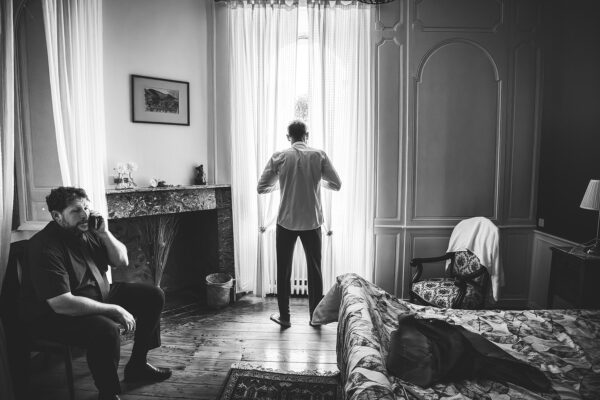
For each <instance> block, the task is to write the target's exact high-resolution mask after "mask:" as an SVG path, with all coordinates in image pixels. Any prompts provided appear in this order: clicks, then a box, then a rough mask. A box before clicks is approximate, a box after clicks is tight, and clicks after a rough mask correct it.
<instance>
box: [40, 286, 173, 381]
mask: <svg viewBox="0 0 600 400" xmlns="http://www.w3.org/2000/svg"><path fill="white" fill-rule="evenodd" d="M164 301H165V296H164V293H163V291H162V290H161V289H160V288H158V287H156V286H153V285H148V284H142V283H125V282H119V283H115V284H113V285H111V288H110V293H109V295H108V299H107V300H106V302H107V303H111V304H118V305H120V306H121V307H123V308H125V309H126V310H127V311H129V312H130V313H131V314H132V315H133V316H134V318H135V319H136V329H135V336H134V344H133V352H136V351H141V352H147V351H148V350H150V349H154V348H156V347H159V346H160V314H161V311H162V309H163V305H164ZM29 330H30V333H31V335H32V336H34V337H37V338H43V339H50V340H54V341H57V342H61V343H65V344H69V345H75V346H78V347H83V348H85V349H86V350H87V362H88V366H89V368H90V371H91V373H92V376H93V377H94V382H95V384H96V387H97V388H98V390H99V391H101V392H105V393H120V392H121V387H120V384H119V376H118V375H117V367H118V365H119V358H120V355H121V337H120V333H119V325H118V324H117V323H116V322H115V321H113V320H112V319H110V318H108V317H106V316H104V315H86V316H81V317H70V316H66V315H58V314H53V315H50V316H47V317H44V318H42V319H40V320H38V321H35V322H33V323H31V324H30V326H29Z"/></svg>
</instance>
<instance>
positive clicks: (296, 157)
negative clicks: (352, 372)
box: [257, 121, 342, 328]
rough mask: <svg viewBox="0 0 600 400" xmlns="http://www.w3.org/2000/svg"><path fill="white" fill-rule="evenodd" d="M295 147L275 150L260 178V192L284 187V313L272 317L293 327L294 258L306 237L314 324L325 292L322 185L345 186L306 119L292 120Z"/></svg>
mask: <svg viewBox="0 0 600 400" xmlns="http://www.w3.org/2000/svg"><path fill="white" fill-rule="evenodd" d="M287 138H288V140H289V141H290V142H291V143H292V147H290V148H289V149H286V150H283V151H278V152H275V153H274V154H273V156H271V159H270V160H269V162H268V163H267V166H266V167H265V170H264V171H263V173H262V176H261V177H260V180H259V181H258V188H257V189H258V193H260V194H263V193H269V192H272V191H273V190H276V188H277V183H279V188H280V189H281V203H280V205H279V215H278V218H277V231H276V251H277V303H278V305H279V314H273V315H271V320H273V321H274V322H276V323H278V324H279V325H281V326H283V327H285V328H289V327H290V326H291V325H292V324H291V323H290V294H291V284H290V278H291V275H292V258H293V255H294V246H295V245H296V240H297V239H298V237H300V241H301V242H302V246H303V247H304V253H305V254H306V265H307V268H308V306H309V312H310V325H311V326H312V325H313V323H312V315H313V312H314V311H315V308H316V307H317V304H318V303H319V301H321V298H322V297H323V277H322V275H321V225H322V224H323V211H322V209H321V185H322V186H323V187H325V188H327V189H331V190H340V187H341V185H342V183H341V182H340V178H339V176H338V174H337V172H336V171H335V168H333V165H331V162H330V161H329V158H328V157H327V154H325V152H324V151H323V150H318V149H313V148H310V147H308V146H307V145H306V141H307V139H308V132H307V131H306V125H305V124H304V123H303V122H302V121H294V122H292V123H291V124H290V125H289V126H288V134H287Z"/></svg>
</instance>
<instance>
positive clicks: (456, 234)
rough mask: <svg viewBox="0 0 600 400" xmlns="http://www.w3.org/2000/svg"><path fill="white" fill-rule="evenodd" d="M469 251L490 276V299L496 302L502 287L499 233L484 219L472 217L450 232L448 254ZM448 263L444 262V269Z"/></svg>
mask: <svg viewBox="0 0 600 400" xmlns="http://www.w3.org/2000/svg"><path fill="white" fill-rule="evenodd" d="M465 250H469V251H470V252H471V253H473V254H475V255H476V256H477V258H479V262H480V263H481V265H483V266H485V267H486V268H487V270H488V273H489V274H490V280H491V283H492V284H491V286H492V297H493V299H494V301H498V299H499V297H500V287H501V286H504V270H503V268H502V263H501V262H500V232H499V230H498V227H497V226H496V225H494V223H493V222H492V221H490V220H489V219H487V218H485V217H473V218H469V219H465V220H462V221H460V222H459V223H458V224H457V225H456V226H455V227H454V230H452V234H451V235H450V240H449V242H448V250H447V251H448V252H456V251H465ZM449 265H450V261H447V262H446V268H448V266H449Z"/></svg>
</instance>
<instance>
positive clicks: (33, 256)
mask: <svg viewBox="0 0 600 400" xmlns="http://www.w3.org/2000/svg"><path fill="white" fill-rule="evenodd" d="M46 203H47V205H48V210H49V211H50V214H51V215H52V221H51V222H49V223H48V225H46V227H45V228H44V229H43V230H41V231H40V232H38V233H36V234H35V235H34V236H33V237H32V238H31V239H30V240H29V242H28V245H27V256H26V263H25V264H26V265H24V266H23V283H22V292H23V293H22V297H21V316H22V319H23V320H24V321H26V323H27V327H28V330H29V333H30V334H31V335H32V336H33V337H36V338H42V339H50V340H53V341H57V342H61V343H65V344H69V345H76V346H81V347H84V348H86V349H87V361H88V365H89V368H90V371H91V373H92V376H93V378H94V382H95V384H96V387H97V388H98V390H99V399H100V400H104V399H112V400H115V399H119V396H118V393H120V392H121V387H120V383H119V377H118V375H117V366H118V364H119V358H120V350H121V342H120V332H119V327H121V328H122V329H124V330H125V331H127V332H130V331H135V336H134V344H133V350H132V352H131V358H130V360H129V362H128V363H127V365H126V366H125V380H126V381H160V380H163V379H167V378H169V377H170V376H171V370H170V369H168V368H157V367H154V366H152V365H150V364H148V362H147V360H146V355H147V353H148V351H149V350H150V349H153V348H156V347H159V346H160V314H161V311H162V309H163V305H164V300H165V298H164V293H163V292H162V290H161V289H160V288H158V287H156V286H154V285H146V284H142V283H125V282H122V283H115V284H113V285H109V283H108V280H107V278H106V271H107V270H108V266H109V265H111V266H113V267H124V266H127V264H128V258H127V249H126V247H125V245H124V244H123V243H121V242H119V241H118V240H117V239H116V238H115V237H114V236H113V235H112V234H111V233H110V232H109V231H108V224H107V221H106V220H104V219H103V218H102V217H101V216H100V214H99V213H97V212H95V211H91V210H90V208H89V199H88V196H87V194H86V193H85V190H83V189H80V188H73V187H59V188H56V189H53V190H52V191H51V192H50V194H49V195H48V196H47V197H46Z"/></svg>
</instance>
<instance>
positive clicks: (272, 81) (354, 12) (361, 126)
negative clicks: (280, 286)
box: [228, 1, 374, 295]
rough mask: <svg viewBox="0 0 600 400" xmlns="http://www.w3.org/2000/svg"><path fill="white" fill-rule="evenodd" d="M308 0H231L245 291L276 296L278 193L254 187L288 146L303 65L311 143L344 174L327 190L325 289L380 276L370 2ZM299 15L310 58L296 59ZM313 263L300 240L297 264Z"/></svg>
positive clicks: (300, 267) (240, 267)
mask: <svg viewBox="0 0 600 400" xmlns="http://www.w3.org/2000/svg"><path fill="white" fill-rule="evenodd" d="M301 4H302V5H301V6H300V7H298V5H297V4H296V5H294V6H291V5H289V2H288V5H286V4H285V3H284V1H279V2H278V1H272V2H267V1H263V2H261V1H254V2H250V1H248V2H231V3H229V10H228V11H229V14H228V15H229V21H228V22H229V34H230V43H229V50H230V54H229V56H230V60H231V61H230V62H231V63H230V65H231V70H230V76H231V110H232V117H231V123H232V141H231V142H232V193H233V217H234V242H235V254H236V275H237V276H238V284H239V286H238V290H254V291H255V293H257V294H258V295H265V294H267V293H276V286H275V277H276V265H277V263H276V253H275V226H276V219H277V211H278V208H279V196H280V193H279V191H275V192H273V193H272V194H269V195H257V193H256V184H257V181H258V178H259V176H260V174H261V172H262V170H263V168H264V167H265V165H266V163H267V161H268V160H269V157H270V156H271V155H272V153H273V152H274V151H276V150H281V149H284V148H286V147H288V146H289V145H290V144H289V142H288V141H287V140H286V134H287V125H288V124H289V123H290V122H291V121H292V120H294V119H295V113H294V111H295V110H294V107H295V101H296V99H295V94H296V93H295V92H296V87H295V85H296V82H295V79H296V76H297V75H296V74H297V73H298V74H300V73H303V71H301V70H300V68H306V69H308V75H309V81H310V85H309V86H310V90H309V95H308V120H307V124H308V128H309V132H310V137H309V142H308V145H309V146H312V147H316V148H322V149H324V150H325V151H326V152H327V154H328V155H329V156H330V159H331V160H332V163H333V165H334V166H335V168H336V169H337V171H338V173H339V175H340V177H341V179H342V190H341V191H340V192H330V191H328V190H323V191H322V192H323V203H324V214H325V224H324V226H323V262H322V270H323V284H324V288H325V290H327V288H328V287H330V286H331V285H332V284H333V283H334V279H335V277H336V276H337V275H340V274H343V273H346V272H356V273H358V274H360V275H361V276H364V277H365V278H367V279H372V270H373V218H374V211H373V179H374V166H373V126H372V125H373V123H372V122H373V116H372V114H373V113H372V110H371V108H372V106H373V103H372V100H371V99H372V87H371V81H372V77H371V60H372V54H371V33H370V32H371V14H370V10H371V8H370V7H368V6H361V5H360V4H359V3H357V2H348V1H344V2H342V3H340V2H323V1H314V2H312V1H308V7H307V3H306V2H303V3H301ZM299 13H307V14H308V15H305V16H304V17H307V18H308V25H309V29H308V32H309V33H308V39H309V46H308V47H309V57H308V59H307V60H301V59H297V54H299V53H298V51H297V50H298V40H299V35H298V17H299ZM296 66H298V68H299V70H298V71H296V68H297V67H296ZM305 269H306V261H305V258H304V254H303V251H302V247H301V244H300V242H298V244H297V246H296V251H295V253H294V265H293V271H304V270H305ZM292 276H293V277H296V276H300V277H302V276H306V275H305V274H297V273H295V272H293V273H292ZM292 291H293V292H294V284H292Z"/></svg>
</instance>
